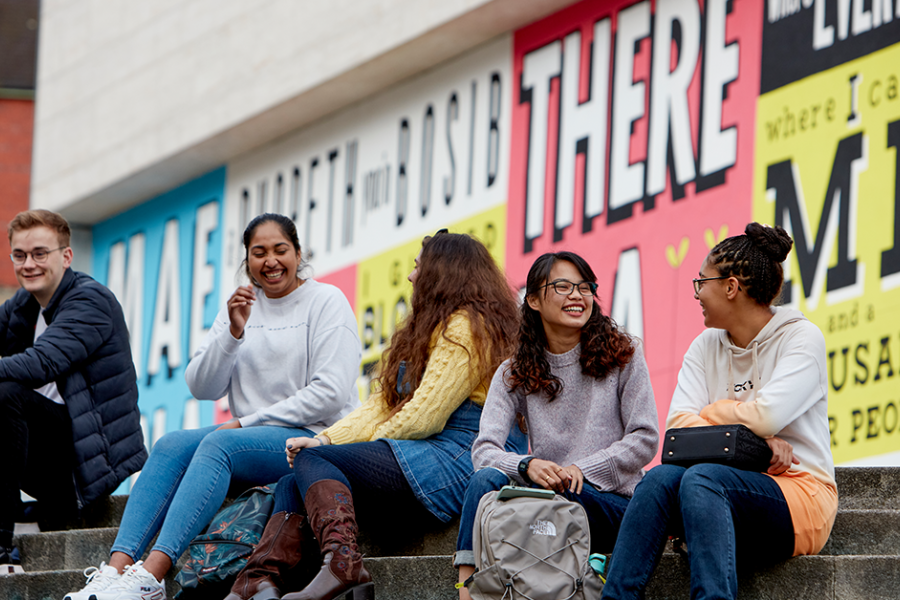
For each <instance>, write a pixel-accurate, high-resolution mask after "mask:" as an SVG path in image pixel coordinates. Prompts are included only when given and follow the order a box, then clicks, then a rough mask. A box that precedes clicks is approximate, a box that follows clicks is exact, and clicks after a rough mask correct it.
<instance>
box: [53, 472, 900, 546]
mask: <svg viewBox="0 0 900 600" xmlns="http://www.w3.org/2000/svg"><path fill="white" fill-rule="evenodd" d="M835 478H836V479H837V484H838V490H839V492H840V507H841V508H846V509H882V510H887V509H893V510H900V469H898V468H896V467H838V468H837V469H835ZM240 491H241V490H233V495H235V496H236V495H237V494H239V493H240ZM127 501H128V496H121V495H120V496H109V497H107V498H102V499H100V500H97V501H96V502H94V503H93V504H91V505H89V506H88V507H87V508H85V510H84V511H83V514H82V517H81V518H80V519H77V520H72V521H70V522H69V523H67V524H66V529H93V528H97V527H118V526H119V523H120V521H121V519H122V512H123V511H124V510H125V503H126V502H127ZM43 530H44V529H42V531H43Z"/></svg>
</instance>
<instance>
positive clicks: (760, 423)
mask: <svg viewBox="0 0 900 600" xmlns="http://www.w3.org/2000/svg"><path fill="white" fill-rule="evenodd" d="M772 312H773V316H772V319H771V320H770V321H769V322H768V323H767V324H766V326H765V327H763V328H762V330H761V331H760V332H759V334H757V336H756V337H755V338H754V339H753V341H752V342H750V344H749V345H748V346H747V347H746V348H741V347H739V346H736V345H734V343H733V342H732V341H731V337H730V336H729V335H728V332H726V331H725V330H722V329H707V330H706V331H704V332H703V333H701V334H700V335H699V336H697V339H695V340H694V341H693V343H691V347H690V348H689V349H688V351H687V354H685V357H684V364H683V365H682V367H681V371H680V372H679V374H678V386H677V387H676V389H675V394H674V396H673V397H672V404H671V406H670V407H669V416H668V419H667V420H666V428H667V429H669V428H673V427H698V426H703V425H727V424H734V423H740V424H743V425H746V426H747V427H748V428H750V430H751V431H753V433H755V434H756V435H758V436H760V437H763V438H770V437H772V436H777V437H779V438H782V439H783V440H785V441H787V442H789V443H790V444H791V445H792V446H793V447H794V456H795V457H796V458H797V459H798V460H799V461H800V464H799V465H793V466H792V467H791V468H790V469H789V470H788V471H787V472H786V473H783V474H781V475H778V476H776V477H774V479H775V481H776V482H777V483H778V486H779V487H780V488H781V491H782V493H783V494H784V497H785V500H787V504H788V507H789V509H790V511H791V519H792V520H793V523H794V556H798V555H801V554H816V553H817V552H819V551H820V550H821V549H822V547H823V546H824V545H825V542H826V541H828V535H829V534H830V533H831V527H832V525H833V524H834V518H835V515H836V514H837V505H838V495H837V486H836V485H835V481H834V461H833V459H832V456H831V436H830V433H829V430H828V379H827V371H826V367H825V338H824V337H823V336H822V332H821V331H819V328H818V327H816V326H815V325H814V324H812V323H810V322H809V321H808V320H807V319H806V317H804V316H803V314H802V313H801V312H800V311H798V310H794V309H789V308H773V309H772Z"/></svg>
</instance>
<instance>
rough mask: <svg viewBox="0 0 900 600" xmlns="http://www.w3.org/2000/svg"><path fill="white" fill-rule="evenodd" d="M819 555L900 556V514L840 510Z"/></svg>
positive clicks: (894, 511) (896, 512)
mask: <svg viewBox="0 0 900 600" xmlns="http://www.w3.org/2000/svg"><path fill="white" fill-rule="evenodd" d="M820 554H823V555H881V556H900V511H897V510H844V509H841V510H838V514H837V518H835V520H834V528H833V529H832V530H831V536H830V537H829V538H828V542H827V543H826V544H825V547H824V548H822V552H821V553H820ZM898 597H900V592H898Z"/></svg>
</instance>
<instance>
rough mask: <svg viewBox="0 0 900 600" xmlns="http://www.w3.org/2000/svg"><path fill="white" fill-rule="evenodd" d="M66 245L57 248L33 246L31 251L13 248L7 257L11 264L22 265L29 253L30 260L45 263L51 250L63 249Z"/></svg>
mask: <svg viewBox="0 0 900 600" xmlns="http://www.w3.org/2000/svg"><path fill="white" fill-rule="evenodd" d="M66 248H68V246H60V247H59V248H54V249H52V250H47V249H46V248H35V249H34V250H32V251H31V252H25V251H24V250H15V251H13V252H12V254H10V255H9V258H10V259H12V261H13V264H17V265H24V264H25V261H26V260H28V255H29V254H30V255H31V258H32V260H34V262H36V263H45V262H47V257H48V256H50V253H51V252H56V251H57V250H65V249H66Z"/></svg>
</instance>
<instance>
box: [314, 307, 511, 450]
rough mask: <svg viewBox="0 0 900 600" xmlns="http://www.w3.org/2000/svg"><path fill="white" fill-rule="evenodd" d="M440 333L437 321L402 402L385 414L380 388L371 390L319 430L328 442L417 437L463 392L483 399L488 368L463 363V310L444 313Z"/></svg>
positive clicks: (468, 333) (437, 425) (437, 426)
mask: <svg viewBox="0 0 900 600" xmlns="http://www.w3.org/2000/svg"><path fill="white" fill-rule="evenodd" d="M446 337H448V338H450V339H451V340H453V341H455V342H457V343H459V344H461V345H462V347H460V346H459V345H457V344H454V343H452V342H449V341H447V340H446V339H444V336H443V335H441V327H440V326H439V327H437V328H436V329H435V330H434V333H432V335H431V343H430V344H429V346H428V363H427V364H426V366H425V373H424V374H423V375H422V381H421V383H419V387H418V388H416V391H415V392H414V393H413V395H412V397H411V398H410V399H409V402H407V403H406V404H405V405H404V406H403V408H402V409H401V410H400V411H399V412H398V413H397V414H395V415H394V416H393V417H391V418H390V419H389V420H387V421H386V420H385V419H387V418H388V415H390V413H391V409H390V408H389V407H388V406H387V404H386V403H385V401H384V397H383V396H382V395H381V393H380V392H376V393H373V394H372V395H371V396H369V399H368V400H367V401H366V402H365V403H363V405H362V406H360V407H359V408H357V409H356V410H354V411H353V412H352V413H350V414H349V415H347V416H346V417H344V418H343V419H341V420H340V421H338V422H337V423H335V424H334V425H332V426H331V427H329V428H328V429H326V430H325V431H323V432H322V433H321V434H320V435H325V436H328V438H329V439H330V440H331V443H332V444H353V443H355V442H370V441H373V440H377V439H381V438H388V439H395V440H420V439H424V438H427V437H429V436H431V435H434V434H436V433H439V432H440V431H442V430H443V429H444V425H445V424H446V423H447V419H449V418H450V415H452V414H453V412H454V411H455V410H456V409H457V408H459V406H460V405H461V404H462V403H463V402H464V401H465V400H466V399H467V398H468V399H470V400H472V401H473V402H475V403H476V404H479V405H481V406H483V405H484V399H485V396H486V395H487V389H488V386H489V385H490V379H491V375H493V374H492V373H484V372H483V369H482V367H481V365H478V364H475V365H473V367H474V368H472V369H470V368H469V363H470V362H471V361H474V360H477V357H476V356H474V353H473V356H471V357H470V356H469V353H468V352H467V351H466V348H471V347H472V346H473V344H474V342H473V339H472V329H471V327H470V326H469V318H468V316H467V315H466V313H465V311H457V312H455V313H453V315H452V316H451V317H450V322H449V323H448V325H447V333H446Z"/></svg>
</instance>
